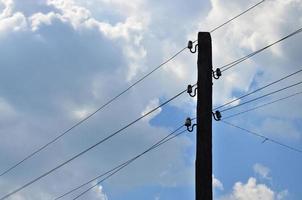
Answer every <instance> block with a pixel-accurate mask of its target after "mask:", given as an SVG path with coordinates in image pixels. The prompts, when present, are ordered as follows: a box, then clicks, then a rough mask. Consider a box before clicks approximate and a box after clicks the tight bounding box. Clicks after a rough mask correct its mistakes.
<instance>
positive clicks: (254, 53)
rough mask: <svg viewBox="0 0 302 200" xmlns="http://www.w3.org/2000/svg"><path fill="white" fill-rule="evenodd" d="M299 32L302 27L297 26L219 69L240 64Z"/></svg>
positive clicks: (227, 68) (301, 30)
mask: <svg viewBox="0 0 302 200" xmlns="http://www.w3.org/2000/svg"><path fill="white" fill-rule="evenodd" d="M301 32H302V28H299V29H298V30H296V31H294V32H292V33H291V34H289V35H287V36H285V37H283V38H281V39H279V40H277V41H275V42H273V43H271V44H269V45H267V46H265V47H263V48H261V49H259V50H257V51H254V52H252V53H250V54H248V55H246V56H244V57H242V58H239V59H237V60H235V61H233V62H231V63H228V64H226V65H224V66H222V67H220V69H223V70H221V72H224V71H227V70H229V69H231V68H233V67H235V66H236V65H238V64H240V63H241V62H243V61H245V60H247V59H249V58H251V57H253V56H255V55H256V54H258V53H260V52H262V51H264V50H266V49H268V48H270V47H272V46H274V45H276V44H278V43H280V42H282V41H283V40H286V39H288V38H290V37H292V36H294V35H296V34H298V33H301ZM224 68H225V69H224Z"/></svg>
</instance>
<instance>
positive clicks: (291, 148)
mask: <svg viewBox="0 0 302 200" xmlns="http://www.w3.org/2000/svg"><path fill="white" fill-rule="evenodd" d="M221 122H223V123H224V124H227V125H229V126H232V127H235V128H237V129H240V130H242V131H245V132H247V133H249V134H252V135H254V136H257V137H260V138H262V139H264V142H266V141H271V142H272V143H275V144H277V145H279V146H282V147H285V148H287V149H289V150H292V151H295V152H298V153H302V150H300V149H297V148H295V147H292V146H289V145H287V144H284V143H281V142H279V141H277V140H274V139H272V138H269V137H266V136H264V135H262V134H259V133H256V132H253V131H250V130H248V129H246V128H242V127H240V126H237V125H234V124H232V123H230V122H227V121H224V120H221Z"/></svg>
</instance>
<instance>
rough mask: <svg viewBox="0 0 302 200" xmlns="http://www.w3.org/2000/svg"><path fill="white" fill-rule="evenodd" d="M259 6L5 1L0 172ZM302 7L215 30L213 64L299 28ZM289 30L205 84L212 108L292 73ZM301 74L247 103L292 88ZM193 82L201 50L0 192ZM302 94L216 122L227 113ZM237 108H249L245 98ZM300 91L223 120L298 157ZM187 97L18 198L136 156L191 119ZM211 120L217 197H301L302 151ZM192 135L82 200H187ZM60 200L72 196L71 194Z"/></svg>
mask: <svg viewBox="0 0 302 200" xmlns="http://www.w3.org/2000/svg"><path fill="white" fill-rule="evenodd" d="M255 3H257V1H256V0H249V1H240V0H232V1H228V2H226V1H223V0H209V1H196V0H189V1H181V0H173V1H172V0H165V1H159V0H157V1H147V0H131V1H124V0H27V1H24V0H0V44H1V49H0V55H1V56H0V135H1V140H0V171H1V172H2V171H4V170H5V169H7V168H9V167H10V166H11V165H13V164H15V163H16V162H17V161H19V160H21V159H23V158H24V157H25V156H26V155H28V154H29V153H31V152H32V151H34V150H35V149H37V148H39V147H41V146H42V145H43V144H45V143H47V142H48V141H50V140H51V139H53V138H55V137H56V136H57V135H59V133H61V132H62V131H63V130H66V129H67V128H69V127H71V126H72V125H73V124H74V123H76V122H77V121H79V120H81V119H83V118H84V117H85V116H87V115H89V114H90V113H91V112H93V111H94V110H96V109H97V108H98V107H99V106H101V105H102V104H104V103H105V102H106V101H108V100H109V99H110V98H112V97H113V96H115V95H116V94H117V93H119V92H120V91H122V90H123V89H125V88H126V87H127V86H129V85H130V84H131V83H133V82H135V81H136V80H138V79H139V78H140V77H141V76H143V75H144V74H146V73H148V72H149V71H151V70H152V69H153V68H154V66H157V65H158V64H159V63H161V62H163V61H165V60H166V59H167V58H169V57H170V56H172V55H173V54H175V53H176V52H177V51H179V50H180V49H181V48H183V47H184V46H185V45H186V44H187V41H188V40H195V39H196V37H197V33H198V31H209V30H211V29H212V28H214V27H216V26H217V25H220V24H222V23H223V22H225V21H226V20H228V19H230V18H231V17H233V16H235V15H237V14H238V13H240V12H241V11H243V10H245V9H246V8H248V7H249V6H251V5H253V4H255ZM301 10H302V1H301V0H266V1H265V2H264V3H262V4H261V5H260V6H258V7H257V8H255V9H254V10H252V11H251V12H249V13H246V14H245V15H244V16H242V17H240V18H238V19H236V20H235V21H234V22H232V23H230V24H228V25H226V26H224V27H223V28H221V29H219V30H217V31H215V32H214V33H213V34H212V40H213V41H212V42H213V65H214V67H219V66H222V65H224V64H226V63H228V62H231V61H233V60H235V59H238V58H240V57H242V56H244V55H246V54H248V53H250V52H253V51H255V50H257V49H259V48H261V47H263V46H265V45H268V44H270V43H271V42H274V41H276V40H278V39H280V38H281V37H284V36H285V35H287V34H289V33H291V32H293V31H295V30H297V29H299V28H301V26H302V16H301V13H302V12H301ZM301 42H302V35H301V34H298V35H296V36H294V37H292V38H289V39H288V40H285V41H284V42H282V43H280V44H278V45H276V46H274V47H272V48H270V49H268V50H266V51H265V52H263V53H261V54H259V55H257V56H255V57H253V58H251V59H249V60H247V61H245V62H243V63H241V64H240V65H238V66H236V67H235V68H234V69H231V70H229V71H226V72H225V73H223V76H222V77H221V78H220V79H219V80H217V81H216V80H215V81H214V85H213V90H214V96H213V103H214V105H215V106H218V105H221V104H223V103H225V102H228V101H230V100H232V99H234V98H236V97H238V96H239V95H241V94H245V93H246V92H249V91H252V90H253V89H256V88H258V87H261V86H262V85H264V84H267V83H269V82H271V81H274V80H276V79H279V78H281V77H283V76H285V75H287V74H290V73H292V72H294V71H297V70H299V69H301V67H302V66H301V65H302V64H301V63H302V58H301V55H300V54H301V53H300V52H301V50H302V49H301V45H300V44H301ZM301 78H302V76H301V74H297V75H295V76H293V77H291V78H290V79H288V80H285V81H283V82H280V83H278V84H276V85H274V86H272V87H269V88H266V89H265V90H263V91H261V92H259V93H257V94H254V95H253V96H250V97H249V98H247V99H245V100H248V99H252V98H255V97H257V96H260V95H262V94H265V93H267V92H270V91H272V90H275V89H278V88H281V87H284V86H287V85H289V84H292V83H295V82H297V81H300V80H301ZM195 82H196V54H191V53H190V52H189V51H184V52H183V53H182V54H181V55H179V56H178V57H177V58H176V59H174V60H173V61H172V62H170V63H169V64H167V65H165V66H164V67H163V68H161V69H160V70H158V71H157V72H156V73H154V74H153V75H151V76H150V77H148V78H147V79H146V80H144V81H143V82H142V83H141V84H139V85H137V86H135V87H134V88H132V89H131V90H130V91H128V92H127V93H126V94H124V95H123V96H122V97H121V98H119V99H118V100H117V101H115V102H114V103H113V104H111V105H110V106H108V107H106V108H105V109H104V110H102V112H100V113H98V114H97V115H95V116H94V117H92V118H91V119H90V120H88V121H87V122H86V123H84V124H82V125H81V126H79V127H77V128H76V129H74V130H73V131H72V132H70V133H69V134H67V135H66V136H64V137H63V138H62V139H60V140H59V141H57V142H55V143H54V144H53V145H51V146H49V147H48V148H47V149H46V150H43V151H41V152H40V153H39V154H37V155H36V156H34V157H33V158H31V159H29V160H27V161H26V162H24V163H23V164H22V165H20V166H19V167H17V168H15V169H14V170H13V171H11V172H10V173H7V174H5V175H4V176H1V177H0V196H4V195H5V194H7V193H8V192H10V191H12V190H14V189H16V188H18V187H20V186H22V185H24V184H25V183H26V182H28V181H30V180H32V179H33V178H35V177H37V176H39V175H41V174H42V173H44V172H46V171H48V170H50V169H52V168H53V167H55V166H57V165H58V164H60V163H61V162H63V161H65V160H66V159H68V158H70V157H71V156H73V155H74V154H76V153H78V152H80V151H82V150H83V149H85V148H87V147H89V146H90V145H92V144H94V143H95V142H96V141H98V140H100V139H102V138H104V137H106V136H107V135H109V134H110V133H112V132H114V131H116V130H117V129H119V128H121V127H123V126H124V125H126V124H127V123H129V122H131V121H132V120H134V119H136V118H137V117H139V116H141V115H142V114H143V113H145V112H146V111H148V110H150V109H152V108H153V107H156V106H157V105H159V104H160V103H161V102H164V101H165V100H167V99H169V98H170V97H172V96H173V95H175V94H176V93H178V92H179V91H181V90H183V89H184V88H186V86H187V85H188V84H193V83H195ZM299 91H301V86H297V87H294V88H291V89H290V90H286V91H283V92H282V93H279V94H276V95H273V96H271V97H267V98H264V99H262V100H259V101H257V102H254V103H253V104H250V105H247V106H244V107H242V108H238V109H236V110H233V111H230V112H226V113H223V116H228V115H230V114H232V113H236V112H240V111H242V110H245V109H247V108H252V107H253V106H256V105H260V104H262V103H265V102H268V101H270V100H274V99H277V98H280V97H284V96H286V95H289V94H292V93H294V92H299ZM243 101H244V100H243ZM301 102H302V95H300V96H296V97H294V98H291V99H288V100H286V101H283V102H279V103H277V104H274V105H270V106H267V107H265V108H261V109H259V110H256V111H253V112H250V113H246V114H244V115H241V116H238V117H235V118H232V119H229V120H228V121H229V122H231V123H233V124H235V125H240V126H242V127H243V128H247V129H249V130H251V131H255V132H257V133H260V134H263V135H265V136H266V137H270V138H273V139H275V140H277V141H280V142H283V143H285V144H288V145H291V146H293V147H296V148H300V149H302V140H301V139H302V137H301V136H302V135H301V128H302V121H301V120H302V118H301V111H302V110H301ZM195 106H196V99H193V98H191V97H189V96H188V95H182V96H181V97H180V98H178V99H176V100H175V101H173V102H171V103H170V104H169V105H167V106H165V107H163V108H162V109H160V110H159V111H158V112H156V113H155V114H153V115H152V116H151V117H148V118H146V119H144V120H142V121H140V122H139V123H137V124H135V125H134V126H131V127H130V128H129V129H127V130H125V131H124V132H123V133H122V134H120V135H118V136H116V137H114V138H112V139H111V140H109V141H107V142H106V143H104V144H102V145H100V146H98V147H97V148H95V149H93V150H91V151H90V152H88V153H87V154H85V155H83V156H81V157H80V158H78V159H76V160H74V161H73V162H71V163H69V164H68V165H65V166H64V167H62V168H60V169H59V170H57V171H55V172H54V173H52V174H50V175H49V176H47V177H45V178H43V179H41V180H40V181H38V182H36V183H34V184H32V185H31V186H29V187H27V188H25V189H24V190H22V191H20V192H19V193H17V194H15V195H13V196H12V197H11V198H10V199H12V200H40V199H43V200H44V199H45V200H48V199H54V198H55V197H57V196H58V195H60V194H62V193H64V192H67V191H68V190H70V189H72V188H73V187H75V186H78V185H79V184H81V183H84V182H86V181H87V180H89V179H91V178H93V177H95V176H97V175H99V174H101V173H103V172H105V171H107V170H108V169H111V168H112V167H115V166H116V165H118V164H120V163H121V162H124V161H126V160H128V159H129V158H131V157H133V156H135V155H136V154H138V153H140V152H142V151H144V150H145V149H146V148H148V147H149V146H151V145H152V144H153V143H155V142H156V141H157V140H159V139H160V138H162V137H164V136H166V135H168V134H169V133H170V132H171V131H172V130H173V129H175V128H177V127H178V126H179V125H181V124H182V123H183V122H184V120H185V118H186V117H188V116H192V117H194V115H195ZM262 141H263V140H261V139H260V138H257V137H255V136H252V135H249V134H247V133H245V132H242V131H241V130H238V129H235V128H233V127H230V126H227V125H225V124H223V123H220V122H215V121H214V122H213V154H214V158H213V164H214V169H213V187H214V193H215V200H257V199H259V200H260V199H267V200H300V199H301V197H302V192H301V186H300V185H301V183H300V182H301V179H302V174H301V172H300V170H301V168H302V161H301V154H299V153H297V152H294V151H290V150H288V149H286V148H283V147H280V146H278V145H276V144H274V143H272V142H270V141H267V142H265V143H262ZM194 152H195V133H186V134H184V135H182V136H179V137H177V138H175V139H174V140H173V141H170V142H169V143H167V144H165V145H164V146H162V147H160V148H158V149H157V150H155V151H153V152H150V153H149V154H147V155H146V156H145V157H142V158H140V159H138V160H137V161H136V162H134V163H133V164H131V165H130V166H129V167H127V168H125V169H124V170H122V171H121V172H120V173H118V174H116V175H115V176H114V177H112V178H111V179H108V180H107V181H106V182H104V183H102V184H101V185H100V186H99V187H98V188H95V189H94V190H92V191H91V192H89V193H88V194H87V195H86V196H85V197H83V199H91V200H112V199H115V200H116V199H117V200H120V199H121V200H122V199H131V200H136V199H147V200H165V199H194V187H195V186H194V159H195V155H194ZM66 199H70V197H67V198H66Z"/></svg>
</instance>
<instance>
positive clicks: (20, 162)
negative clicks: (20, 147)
mask: <svg viewBox="0 0 302 200" xmlns="http://www.w3.org/2000/svg"><path fill="white" fill-rule="evenodd" d="M264 1H265V0H263V1H260V2H258V3H257V4H255V5H253V6H252V7H250V8H248V9H247V10H245V11H243V12H241V13H240V14H238V15H236V16H235V17H233V18H231V19H230V20H228V21H226V22H224V23H223V24H221V25H219V26H217V27H216V28H214V29H212V30H211V31H210V32H211V33H213V32H214V31H216V30H218V29H219V28H221V27H223V26H225V25H226V24H228V23H230V22H232V21H233V20H235V19H237V18H238V17H240V16H241V15H243V14H245V13H247V12H248V11H250V10H252V9H254V8H255V7H257V6H258V5H260V4H262V3H263V2H264ZM195 42H197V40H195V41H194V43H195ZM185 49H187V47H184V48H183V49H181V50H180V51H178V52H177V53H176V54H174V55H173V56H172V57H170V58H169V59H168V60H166V61H165V62H163V63H161V64H160V65H159V66H157V67H156V68H154V69H153V70H152V71H150V72H149V73H147V74H146V75H144V76H143V77H141V78H140V79H139V80H137V81H136V82H134V83H133V84H132V85H130V86H129V87H128V88H126V89H125V90H123V91H122V92H120V93H119V94H118V95H116V96H115V97H113V98H112V99H110V100H109V101H107V102H106V103H105V104H103V105H102V106H100V107H99V108H98V109H97V110H95V111H94V112H92V113H91V114H89V115H88V116H87V117H85V118H83V119H82V120H80V121H78V122H77V123H75V124H74V125H73V126H71V127H70V128H68V129H67V130H65V131H63V132H62V133H61V134H59V135H58V136H56V137H55V138H54V139H52V140H51V141H49V142H47V143H46V144H44V145H43V146H41V147H39V148H38V149H36V150H34V151H33V152H32V153H30V154H28V155H27V156H25V157H24V158H23V159H21V160H20V161H18V162H17V163H15V164H13V165H12V166H11V167H9V168H7V169H6V170H4V171H3V172H1V173H0V177H1V176H3V175H5V174H7V173H8V172H10V171H12V170H13V169H15V168H16V167H18V166H19V165H21V164H22V163H23V162H25V161H26V160H28V159H30V158H32V157H33V156H34V155H36V154H38V153H39V152H40V151H42V150H44V149H45V148H47V147H48V146H50V145H51V144H53V143H55V142H56V141H57V140H59V139H60V138H62V137H63V136H64V135H66V134H67V133H69V132H70V131H71V130H73V129H74V128H76V127H78V126H79V125H81V124H82V123H83V122H85V121H87V120H88V119H89V118H91V117H93V116H94V115H95V114H96V113H98V112H100V111H101V110H103V109H104V108H105V107H107V106H108V105H110V104H111V103H112V102H114V101H115V100H117V99H118V98H119V97H120V96H122V95H123V94H125V93H126V92H127V91H129V90H130V89H131V88H133V87H134V86H135V85H137V84H139V83H140V82H142V81H143V80H144V79H145V78H147V77H148V76H150V75H151V74H153V73H154V72H155V71H157V70H158V69H160V68H161V67H162V66H164V65H165V64H167V63H168V62H170V61H171V60H173V59H174V58H175V57H177V56H178V55H179V54H180V53H182V52H183V51H184V50H185Z"/></svg>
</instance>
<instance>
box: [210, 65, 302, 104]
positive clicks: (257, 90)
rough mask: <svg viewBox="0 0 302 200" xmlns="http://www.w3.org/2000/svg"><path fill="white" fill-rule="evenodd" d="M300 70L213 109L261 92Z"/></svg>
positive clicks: (301, 70)
mask: <svg viewBox="0 0 302 200" xmlns="http://www.w3.org/2000/svg"><path fill="white" fill-rule="evenodd" d="M300 72H302V69H300V70H298V71H296V72H294V73H291V74H289V75H286V76H284V77H282V78H280V79H278V80H276V81H273V82H271V83H269V84H266V85H264V86H262V87H260V88H258V89H256V90H254V91H252V92H249V93H247V94H244V95H242V96H240V97H238V98H236V99H234V100H232V101H230V102H228V103H225V104H223V105H221V106H219V107H216V108H214V109H213V110H217V109H220V108H223V107H225V106H227V105H230V104H232V103H234V102H236V101H239V100H240V99H243V98H245V97H247V96H250V95H252V94H254V93H256V92H259V91H261V90H263V89H265V88H267V87H269V86H272V85H274V84H276V83H279V82H281V81H283V80H285V79H287V78H289V77H291V76H294V75H296V74H298V73H300Z"/></svg>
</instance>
